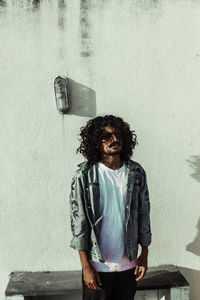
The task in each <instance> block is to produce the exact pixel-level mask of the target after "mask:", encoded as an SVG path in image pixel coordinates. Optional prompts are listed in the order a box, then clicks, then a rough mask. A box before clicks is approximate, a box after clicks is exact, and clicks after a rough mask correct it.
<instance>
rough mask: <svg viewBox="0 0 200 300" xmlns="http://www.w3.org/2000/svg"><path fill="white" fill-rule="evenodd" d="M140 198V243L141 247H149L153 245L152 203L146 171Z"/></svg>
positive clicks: (143, 174)
mask: <svg viewBox="0 0 200 300" xmlns="http://www.w3.org/2000/svg"><path fill="white" fill-rule="evenodd" d="M138 197H139V199H138V200H139V201H138V243H139V244H140V245H141V246H149V245H150V244H151V225H150V202H149V191H148V186H147V179H146V172H145V171H144V169H143V172H142V182H141V188H140V192H139V195H138Z"/></svg>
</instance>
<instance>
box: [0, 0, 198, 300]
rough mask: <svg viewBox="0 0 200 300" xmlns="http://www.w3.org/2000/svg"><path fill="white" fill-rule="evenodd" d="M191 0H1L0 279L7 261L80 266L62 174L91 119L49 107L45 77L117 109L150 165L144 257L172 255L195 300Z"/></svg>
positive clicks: (165, 259) (16, 266) (161, 259)
mask: <svg viewBox="0 0 200 300" xmlns="http://www.w3.org/2000/svg"><path fill="white" fill-rule="evenodd" d="M199 9H200V3H199V2H198V1H189V0H188V1H145V0H144V1H139V0H138V1H137V0H135V1H134V0H132V1H131V0H124V1H120V0H115V1H114V0H113V1H112V0H104V1H103V0H101V1H98V0H94V1H89V0H88V1H86V0H85V1H79V0H76V1H74V0H68V1H67V0H66V1H61V0H60V1H53V0H51V1H50V0H49V1H47V0H44V1H42V2H41V3H40V2H39V1H32V2H31V1H25V0H24V1H19V0H18V1H5V0H4V1H1V2H0V37H1V39H0V40H1V47H0V95H1V102H0V103H1V104H0V105H1V108H0V116H1V126H0V135H1V147H0V156H1V160H0V167H1V173H0V191H1V199H0V239H1V242H0V282H1V284H0V286H1V293H2V296H3V293H4V290H5V287H6V284H7V281H8V275H9V273H10V272H12V271H14V270H31V271H36V270H37V271H39V270H72V269H79V268H80V263H79V258H78V254H77V252H76V251H74V250H73V249H70V248H69V243H70V239H71V232H70V227H69V225H70V224H69V210H68V195H69V192H70V181H71V177H72V174H73V172H74V170H75V169H76V165H77V163H79V162H81V161H82V158H81V157H80V156H79V155H78V156H77V155H76V154H75V149H76V148H77V147H78V145H79V143H78V139H77V135H78V133H79V129H80V126H82V125H84V124H85V123H86V121H87V120H88V119H89V117H81V116H74V115H65V116H62V115H61V114H59V113H58V112H57V110H56V105H55V98H54V90H53V80H54V78H55V77H56V76H57V75H62V74H64V75H67V76H69V77H70V78H72V79H73V80H74V81H76V82H77V83H80V84H83V85H85V86H86V87H89V88H91V89H93V90H94V91H95V93H96V105H97V114H98V115H99V114H104V113H112V114H115V115H119V116H122V117H123V118H124V119H125V120H126V121H127V122H129V123H130V125H131V128H132V129H134V130H135V131H136V133H137V135H138V141H139V145H138V147H137V148H136V151H135V153H134V155H133V159H134V160H136V161H138V162H140V163H141V164H142V165H143V166H144V168H145V169H146V171H147V176H148V177H147V178H148V184H149V190H150V195H151V206H152V209H151V219H152V232H153V241H152V245H151V247H150V251H149V265H150V266H157V265H159V264H174V265H178V266H180V267H181V268H182V271H183V273H184V275H185V277H186V279H188V281H189V282H190V285H191V290H190V296H191V297H190V298H191V300H197V299H200V292H199V279H200V275H199V274H200V272H199V270H200V261H199V256H200V225H199V224H200V201H199V200H200V199H199V197H200V196H199V195H200V152H199V151H200V150H199V149H200V148H199V132H200V122H199V110H200V89H199V78H200V34H199V30H200V29H199V28H200V13H199Z"/></svg>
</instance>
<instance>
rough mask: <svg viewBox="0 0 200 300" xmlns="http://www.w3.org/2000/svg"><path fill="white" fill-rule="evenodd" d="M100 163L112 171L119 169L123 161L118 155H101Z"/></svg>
mask: <svg viewBox="0 0 200 300" xmlns="http://www.w3.org/2000/svg"><path fill="white" fill-rule="evenodd" d="M101 162H102V163H103V164H104V165H105V166H107V167H108V168H111V169H113V170H117V169H120V168H121V167H122V166H123V161H122V160H121V158H120V155H119V154H116V155H105V154H103V155H102V158H101Z"/></svg>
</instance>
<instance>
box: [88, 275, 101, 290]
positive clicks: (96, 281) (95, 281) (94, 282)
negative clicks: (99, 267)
mask: <svg viewBox="0 0 200 300" xmlns="http://www.w3.org/2000/svg"><path fill="white" fill-rule="evenodd" d="M85 284H86V285H87V287H88V288H89V289H92V290H101V287H100V286H101V285H102V283H101V279H100V276H99V274H98V273H97V272H96V276H95V277H93V278H90V279H89V281H85Z"/></svg>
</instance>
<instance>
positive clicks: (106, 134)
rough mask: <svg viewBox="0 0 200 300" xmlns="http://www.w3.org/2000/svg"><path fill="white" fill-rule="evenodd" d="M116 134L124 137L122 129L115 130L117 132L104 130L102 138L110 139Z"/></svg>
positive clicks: (117, 136)
mask: <svg viewBox="0 0 200 300" xmlns="http://www.w3.org/2000/svg"><path fill="white" fill-rule="evenodd" d="M113 134H114V135H115V136H116V138H118V139H120V138H121V137H122V133H121V132H120V131H115V132H108V131H103V134H102V139H103V140H109V139H110V138H111V137H112V135H113Z"/></svg>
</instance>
